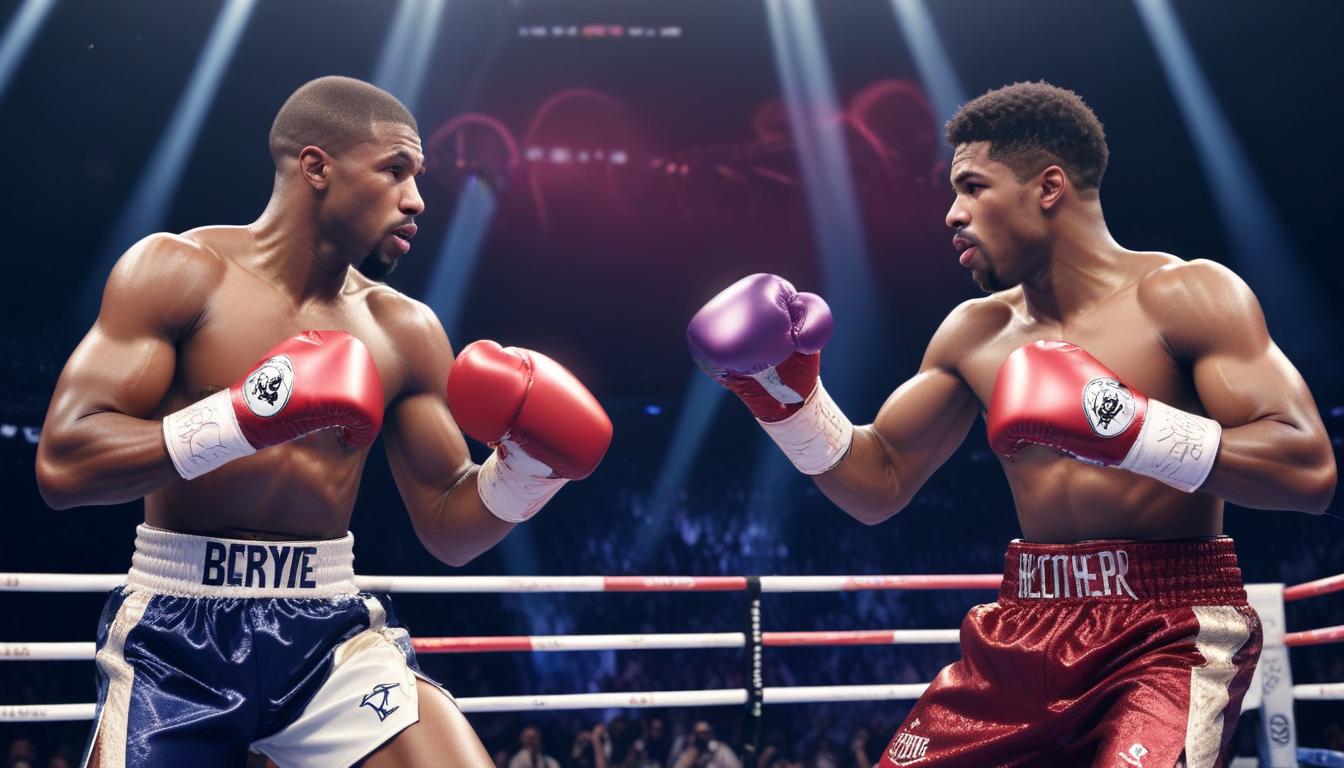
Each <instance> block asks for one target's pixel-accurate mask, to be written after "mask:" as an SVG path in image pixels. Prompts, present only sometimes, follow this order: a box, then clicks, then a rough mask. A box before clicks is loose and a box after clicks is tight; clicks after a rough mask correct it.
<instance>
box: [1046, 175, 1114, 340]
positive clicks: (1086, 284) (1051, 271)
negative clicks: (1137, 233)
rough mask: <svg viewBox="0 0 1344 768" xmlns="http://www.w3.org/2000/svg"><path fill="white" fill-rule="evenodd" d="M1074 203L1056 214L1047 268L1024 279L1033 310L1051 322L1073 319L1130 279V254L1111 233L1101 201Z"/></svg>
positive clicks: (1048, 251)
mask: <svg viewBox="0 0 1344 768" xmlns="http://www.w3.org/2000/svg"><path fill="white" fill-rule="evenodd" d="M1074 202H1075V204H1074V205H1071V206H1068V207H1067V209H1066V210H1059V211H1057V213H1056V214H1055V220H1054V221H1053V222H1052V226H1051V233H1050V238H1049V240H1048V241H1047V242H1046V243H1045V244H1044V245H1043V248H1044V253H1043V255H1042V257H1041V266H1040V268H1039V269H1037V270H1036V271H1035V272H1034V273H1033V274H1031V275H1028V276H1027V278H1026V279H1025V280H1023V281H1022V292H1023V296H1024V297H1025V298H1026V302H1027V310H1028V312H1030V313H1031V315H1032V316H1033V317H1036V318H1038V319H1040V320H1042V321H1045V322H1055V323H1061V324H1062V323H1067V322H1068V321H1069V320H1070V319H1071V318H1073V317H1074V316H1075V315H1077V314H1078V313H1079V312H1082V311H1084V310H1086V309H1087V308H1088V307H1090V306H1092V305H1093V304H1095V303H1096V302H1098V301H1100V300H1102V299H1105V298H1106V297H1108V296H1110V295H1111V294H1113V293H1115V291H1116V290H1117V289H1119V288H1120V287H1121V286H1122V285H1124V284H1125V283H1126V282H1128V281H1129V272H1130V264H1129V263H1127V259H1126V256H1127V255H1128V254H1129V253H1130V252H1129V251H1127V250H1126V249H1125V248H1123V247H1121V245H1120V244H1119V243H1117V242H1116V241H1115V238H1114V237H1112V236H1111V232H1110V229H1108V228H1107V226H1106V219H1105V217H1104V216H1102V212H1101V203H1100V202H1095V201H1083V200H1078V201H1074Z"/></svg>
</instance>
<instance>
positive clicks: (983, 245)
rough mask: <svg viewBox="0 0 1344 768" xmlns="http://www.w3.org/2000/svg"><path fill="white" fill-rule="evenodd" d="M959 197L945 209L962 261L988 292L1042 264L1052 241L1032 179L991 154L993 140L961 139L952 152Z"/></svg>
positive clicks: (1018, 279) (1011, 283) (1009, 284)
mask: <svg viewBox="0 0 1344 768" xmlns="http://www.w3.org/2000/svg"><path fill="white" fill-rule="evenodd" d="M951 173H952V188H953V190H954V191H955V192H956V195H957V197H956V200H954V201H953V203H952V207H951V208H950V209H949V210H948V212H947V225H948V226H949V227H951V228H952V229H953V231H954V235H953V247H954V248H956V249H957V252H958V253H959V254H960V256H959V259H960V262H961V265H962V266H963V267H966V268H967V269H969V270H971V277H973V278H974V279H975V282H976V283H977V284H978V285H979V286H980V288H981V289H982V290H984V291H986V292H993V291H1001V290H1003V289H1005V288H1011V287H1012V286H1014V285H1017V284H1018V283H1021V282H1022V281H1023V280H1024V279H1026V278H1027V277H1029V276H1030V275H1031V274H1032V273H1034V272H1035V271H1037V270H1039V269H1041V268H1042V266H1043V264H1044V253H1045V249H1044V244H1045V243H1046V242H1047V240H1048V237H1047V235H1048V233H1047V232H1046V230H1045V219H1044V217H1043V215H1042V213H1041V210H1040V206H1039V205H1038V204H1036V202H1035V201H1036V200H1037V197H1036V196H1035V195H1034V194H1033V190H1035V189H1036V186H1035V184H1034V181H1035V180H1034V179H1028V180H1027V181H1025V182H1020V181H1018V180H1017V176H1016V174H1014V172H1013V169H1012V168H1010V167H1008V166H1007V165H1005V164H1003V163H1001V162H998V161H997V160H991V159H989V143H988V142H984V141H978V142H973V143H970V144H961V145H959V146H958V147H957V149H956V153H955V154H954V155H953V157H952V172H951Z"/></svg>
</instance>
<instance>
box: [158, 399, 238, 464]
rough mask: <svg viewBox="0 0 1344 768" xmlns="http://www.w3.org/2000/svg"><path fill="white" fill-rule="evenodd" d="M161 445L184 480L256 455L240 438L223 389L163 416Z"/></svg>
mask: <svg viewBox="0 0 1344 768" xmlns="http://www.w3.org/2000/svg"><path fill="white" fill-rule="evenodd" d="M163 443H164V445H166V446H167V447H168V457H169V458H170V459H172V460H173V467H175V468H176V469H177V474H179V475H181V476H182V477H183V478H184V479H187V480H191V479H192V478H196V477H200V476H201V475H204V474H205V473H206V472H209V471H211V470H212V469H215V468H217V467H222V466H224V465H225V464H228V463H229V462H230V461H233V460H234V459H241V458H242V457H244V456H251V455H252V454H254V453H256V452H257V449H256V448H253V447H252V444H251V443H249V442H247V438H246V437H243V430H242V429H241V428H240V427H239V426H238V417H237V416H235V415H234V413H233V402H232V399H231V396H230V394H229V390H227V389H221V390H220V391H218V392H216V393H214V394H213V395H210V396H209V397H207V398H205V399H203V400H198V401H196V402H195V403H194V404H192V405H189V406H187V407H186V408H183V409H182V410H180V411H177V412H175V413H170V414H168V415H167V416H164V417H163Z"/></svg>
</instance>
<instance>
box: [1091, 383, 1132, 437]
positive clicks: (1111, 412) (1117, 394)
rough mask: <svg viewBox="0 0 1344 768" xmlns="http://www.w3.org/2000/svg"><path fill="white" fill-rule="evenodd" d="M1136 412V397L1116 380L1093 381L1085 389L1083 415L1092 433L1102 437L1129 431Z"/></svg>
mask: <svg viewBox="0 0 1344 768" xmlns="http://www.w3.org/2000/svg"><path fill="white" fill-rule="evenodd" d="M1134 412H1135V409H1134V395H1133V394H1132V393H1131V392H1130V391H1129V387H1126V386H1125V385H1124V384H1121V383H1120V382H1118V381H1116V380H1115V379H1108V378H1099V379H1093V380H1091V381H1089V382H1087V386H1085V387H1083V413H1085V414H1086V415H1087V423H1088V425H1089V426H1091V427H1092V431H1093V432H1095V433H1097V434H1098V435H1100V436H1102V437H1115V436H1116V435H1118V434H1120V433H1122V432H1124V431H1125V430H1126V429H1129V425H1130V424H1131V423H1133V421H1134Z"/></svg>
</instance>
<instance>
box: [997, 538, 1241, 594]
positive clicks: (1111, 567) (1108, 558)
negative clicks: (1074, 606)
mask: <svg viewBox="0 0 1344 768" xmlns="http://www.w3.org/2000/svg"><path fill="white" fill-rule="evenodd" d="M1003 559H1004V568H1003V585H1002V586H1001V587H1000V588H999V602H1000V603H1004V602H1011V603H1028V602H1040V601H1044V600H1074V601H1091V600H1109V601H1136V600H1152V601H1158V602H1163V603H1180V604H1188V605H1244V604H1245V603H1246V589H1245V587H1244V586H1243V585H1242V581H1241V568H1240V567H1239V566H1238V565H1237V553H1236V549H1235V548H1234V547H1233V543H1232V539H1230V538H1228V537H1227V536H1218V537H1214V538H1209V539H1190V540H1182V541H1132V540H1128V539H1107V540H1097V541H1084V542H1078V543H1072V544H1039V543H1034V542H1028V541H1021V540H1017V541H1014V542H1012V543H1011V544H1009V545H1008V551H1007V553H1006V554H1005V555H1004V558H1003Z"/></svg>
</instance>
